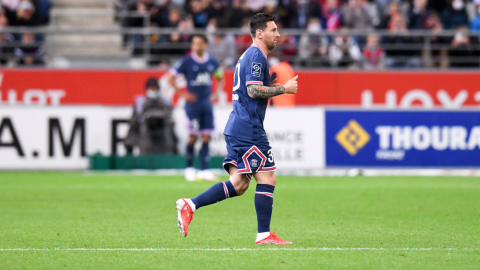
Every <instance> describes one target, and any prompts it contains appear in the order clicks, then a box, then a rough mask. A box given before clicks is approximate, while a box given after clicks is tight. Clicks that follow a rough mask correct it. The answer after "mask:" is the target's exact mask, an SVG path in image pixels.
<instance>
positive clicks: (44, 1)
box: [36, 0, 51, 25]
mask: <svg viewBox="0 0 480 270" xmlns="http://www.w3.org/2000/svg"><path fill="white" fill-rule="evenodd" d="M36 5H37V10H38V13H39V15H40V20H41V24H42V25H46V24H48V22H49V21H50V7H51V4H50V1H49V0H36Z"/></svg>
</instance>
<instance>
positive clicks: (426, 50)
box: [0, 12, 480, 69]
mask: <svg viewBox="0 0 480 270" xmlns="http://www.w3.org/2000/svg"><path fill="white" fill-rule="evenodd" d="M85 15H86V16H87V14H85ZM97 15H100V14H97ZM102 15H103V14H102ZM88 16H95V14H88ZM117 16H121V17H130V16H131V17H138V16H140V15H139V14H138V13H134V12H133V13H125V14H120V15H118V14H117ZM141 17H143V18H144V19H145V23H149V19H148V17H146V16H144V15H141ZM6 33H8V34H13V35H14V36H16V37H17V38H15V39H14V40H10V41H8V40H3V41H0V47H2V49H3V50H2V52H1V53H0V59H2V60H3V59H5V60H12V59H16V58H18V56H17V55H15V53H14V50H13V49H14V48H16V47H18V46H40V45H43V44H45V40H48V39H49V38H51V37H54V36H61V35H72V34H75V35H77V36H78V37H79V38H80V39H81V37H82V35H97V36H98V37H101V36H102V35H107V34H109V35H112V34H114V35H119V36H123V37H125V38H124V40H126V43H127V44H128V45H129V46H126V47H125V48H124V50H130V51H132V52H134V53H132V55H131V57H132V58H137V59H142V60H143V61H145V63H147V64H150V65H153V66H155V65H157V64H158V63H159V62H166V63H168V64H172V63H173V62H174V61H175V60H176V59H178V58H180V57H181V56H182V55H183V54H184V52H185V51H187V50H188V49H189V48H190V44H189V41H188V37H190V36H191V35H193V34H204V35H207V36H209V37H213V36H214V35H221V36H231V37H235V40H236V41H235V46H236V50H235V54H236V57H238V56H239V54H240V53H241V51H242V49H244V48H246V46H248V45H249V43H250V42H243V43H242V42H239V41H238V37H241V36H245V35H248V31H245V30H242V29H237V28H236V29H218V30H216V31H206V30H204V29H191V30H179V29H177V28H158V27H141V28H137V27H115V26H110V27H105V26H92V27H85V26H46V27H3V28H0V34H6ZM24 33H32V34H36V35H37V36H40V37H41V38H39V39H38V38H37V41H36V42H35V43H30V44H27V45H25V44H22V42H21V41H19V38H18V37H20V36H21V35H22V34H24ZM172 34H178V35H181V36H182V39H181V40H182V42H171V41H170V40H169V39H170V38H169V36H170V35H172ZM281 34H282V35H286V36H289V37H292V38H293V42H292V43H290V44H282V43H280V44H278V47H277V49H276V50H275V51H276V53H275V54H274V55H275V56H276V57H277V58H279V60H287V61H288V62H290V63H291V64H292V65H294V66H295V67H297V68H331V67H332V65H331V63H329V59H328V53H326V54H320V53H318V52H313V51H310V52H307V53H306V54H304V55H307V56H308V57H307V58H305V57H303V58H302V57H301V53H300V50H301V49H302V48H300V47H299V42H300V40H301V39H302V37H303V38H305V37H306V38H308V40H309V42H310V40H312V39H314V38H315V37H317V38H319V39H324V40H323V41H322V40H317V41H316V42H317V43H316V44H318V47H316V48H315V49H320V46H321V43H322V42H324V44H327V46H331V45H332V44H334V40H335V37H338V36H343V37H346V38H350V37H351V38H352V40H354V41H355V44H356V45H357V46H358V48H359V49H360V50H362V49H363V48H364V46H365V44H366V40H367V37H368V36H369V35H372V34H375V35H377V36H378V37H379V38H380V43H379V46H380V47H381V48H382V49H383V50H384V51H386V52H387V54H386V56H387V58H389V59H390V60H393V61H395V62H398V63H400V65H386V66H385V67H384V68H385V69H389V68H402V67H406V66H405V65H404V64H405V63H407V62H408V59H409V58H411V57H416V58H418V60H419V63H420V64H419V65H418V66H416V67H417V68H424V69H428V68H448V67H459V68H462V67H466V68H467V67H468V68H478V67H480V42H479V37H480V33H475V32H469V31H465V32H459V31H442V32H432V31H425V30H419V31H405V32H399V33H392V32H389V31H384V30H382V31H356V30H348V31H345V30H342V31H337V32H327V31H322V32H319V33H311V32H308V31H305V30H299V29H281ZM459 36H460V37H459ZM133 37H137V38H133ZM463 37H466V38H467V39H466V40H467V42H466V43H465V44H463V45H460V46H453V45H452V40H454V39H456V38H460V39H461V38H463ZM388 39H398V41H395V40H392V42H385V41H386V40H388ZM401 39H406V40H403V41H402V40H401ZM129 40H135V42H129ZM247 40H248V39H247ZM325 42H327V43H325ZM89 46H98V47H104V49H108V48H109V46H110V47H111V48H112V49H119V48H114V47H112V45H111V44H105V43H98V44H90V43H89ZM105 47H107V48H105ZM4 48H12V50H5V49H4ZM92 49H94V47H92ZM287 50H290V51H289V52H286V51H287ZM93 51H94V50H92V52H93ZM57 56H65V55H58V54H57V52H56V49H55V44H49V45H48V46H47V47H46V54H45V55H44V56H41V57H43V58H45V60H46V62H47V66H48V65H49V64H48V63H50V62H51V61H50V60H51V59H52V58H55V57H57ZM66 57H68V55H66ZM82 57H85V58H90V59H93V60H94V59H96V57H102V55H95V53H92V55H86V56H85V55H84V56H82ZM109 57H111V58H115V57H116V56H109ZM102 59H104V58H102ZM346 59H347V60H348V56H347V57H346ZM442 59H444V60H446V61H447V63H448V64H447V65H443V64H441V61H442ZM361 61H363V60H360V62H361ZM334 67H335V68H351V66H349V65H345V66H343V67H342V66H334ZM358 68H362V67H361V65H359V66H358Z"/></svg>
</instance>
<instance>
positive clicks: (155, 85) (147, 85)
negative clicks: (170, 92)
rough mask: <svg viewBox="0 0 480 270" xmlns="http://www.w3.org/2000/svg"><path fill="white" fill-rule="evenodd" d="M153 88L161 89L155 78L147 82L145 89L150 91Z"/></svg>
mask: <svg viewBox="0 0 480 270" xmlns="http://www.w3.org/2000/svg"><path fill="white" fill-rule="evenodd" d="M151 87H153V88H156V89H160V86H159V85H158V80H157V79H155V78H153V77H150V78H148V79H147V82H146V83H145V89H148V88H151Z"/></svg>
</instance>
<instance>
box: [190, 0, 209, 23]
mask: <svg viewBox="0 0 480 270" xmlns="http://www.w3.org/2000/svg"><path fill="white" fill-rule="evenodd" d="M190 14H191V15H192V19H193V25H194V26H195V27H196V28H205V27H207V24H208V19H209V18H208V13H207V11H206V10H205V7H204V6H203V4H202V1H200V0H193V1H191V2H190Z"/></svg>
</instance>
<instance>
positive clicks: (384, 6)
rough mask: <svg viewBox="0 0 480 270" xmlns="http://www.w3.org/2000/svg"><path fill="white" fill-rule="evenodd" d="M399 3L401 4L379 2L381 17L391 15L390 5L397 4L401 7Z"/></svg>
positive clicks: (387, 1) (388, 0) (393, 1)
mask: <svg viewBox="0 0 480 270" xmlns="http://www.w3.org/2000/svg"><path fill="white" fill-rule="evenodd" d="M399 2H401V0H377V4H378V6H379V8H380V12H381V13H380V14H381V16H382V17H383V16H384V15H386V14H389V13H390V5H391V4H392V3H396V4H397V6H399Z"/></svg>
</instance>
